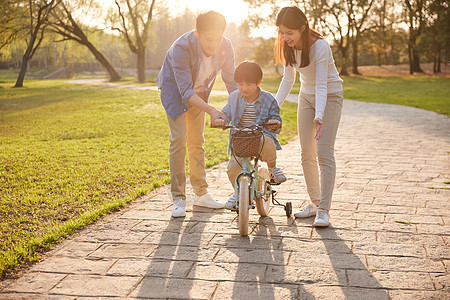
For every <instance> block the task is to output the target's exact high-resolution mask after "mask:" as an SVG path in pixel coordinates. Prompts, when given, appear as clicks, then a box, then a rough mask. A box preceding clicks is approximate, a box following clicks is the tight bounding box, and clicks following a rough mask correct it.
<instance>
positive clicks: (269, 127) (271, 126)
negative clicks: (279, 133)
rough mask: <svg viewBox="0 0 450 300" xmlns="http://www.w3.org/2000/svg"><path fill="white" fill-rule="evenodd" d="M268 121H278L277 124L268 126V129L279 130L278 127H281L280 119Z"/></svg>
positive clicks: (271, 122)
mask: <svg viewBox="0 0 450 300" xmlns="http://www.w3.org/2000/svg"><path fill="white" fill-rule="evenodd" d="M267 123H268V124H273V123H277V124H276V125H269V126H266V128H267V129H272V130H277V129H279V128H281V123H280V121H278V120H269V121H267Z"/></svg>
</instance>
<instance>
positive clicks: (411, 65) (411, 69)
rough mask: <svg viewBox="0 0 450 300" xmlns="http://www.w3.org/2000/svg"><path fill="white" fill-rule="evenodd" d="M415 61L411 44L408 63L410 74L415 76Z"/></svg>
mask: <svg viewBox="0 0 450 300" xmlns="http://www.w3.org/2000/svg"><path fill="white" fill-rule="evenodd" d="M412 61H413V59H412V47H411V44H409V45H408V62H409V74H413V73H414V71H413V62H412Z"/></svg>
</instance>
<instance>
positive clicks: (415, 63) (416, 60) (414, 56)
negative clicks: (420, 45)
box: [412, 47, 423, 73]
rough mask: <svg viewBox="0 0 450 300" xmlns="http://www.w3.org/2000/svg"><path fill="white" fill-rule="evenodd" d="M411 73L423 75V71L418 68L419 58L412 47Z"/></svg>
mask: <svg viewBox="0 0 450 300" xmlns="http://www.w3.org/2000/svg"><path fill="white" fill-rule="evenodd" d="M412 59H413V60H412V71H413V73H423V70H422V69H421V68H420V58H419V53H418V52H417V50H416V49H415V48H414V47H412Z"/></svg>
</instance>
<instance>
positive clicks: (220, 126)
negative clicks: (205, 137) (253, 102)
mask: <svg viewBox="0 0 450 300" xmlns="http://www.w3.org/2000/svg"><path fill="white" fill-rule="evenodd" d="M278 124H279V123H275V122H272V123H261V124H255V125H254V126H253V127H247V128H237V127H236V126H233V125H231V124H226V125H218V126H214V127H213V128H222V129H229V128H233V129H236V130H242V129H258V128H261V127H266V126H273V125H278Z"/></svg>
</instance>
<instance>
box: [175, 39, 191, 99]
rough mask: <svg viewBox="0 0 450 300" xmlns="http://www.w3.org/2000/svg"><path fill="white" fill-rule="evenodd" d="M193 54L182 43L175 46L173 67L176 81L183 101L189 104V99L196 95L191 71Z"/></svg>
mask: <svg viewBox="0 0 450 300" xmlns="http://www.w3.org/2000/svg"><path fill="white" fill-rule="evenodd" d="M190 57H191V55H190V54H189V49H187V47H183V46H181V45H175V47H174V48H173V56H172V67H173V75H174V77H175V83H176V84H177V86H178V90H179V92H180V95H181V101H182V102H183V103H184V104H187V102H188V100H189V99H190V98H191V97H192V96H193V95H195V91H194V89H193V85H194V84H193V79H192V73H191V61H190V60H191V58H190Z"/></svg>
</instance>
